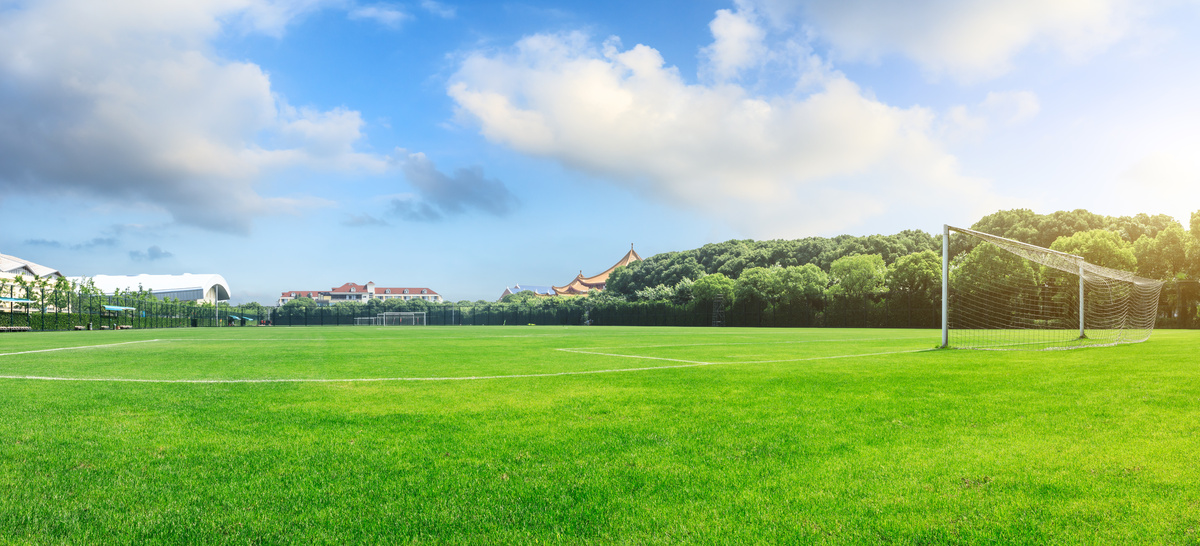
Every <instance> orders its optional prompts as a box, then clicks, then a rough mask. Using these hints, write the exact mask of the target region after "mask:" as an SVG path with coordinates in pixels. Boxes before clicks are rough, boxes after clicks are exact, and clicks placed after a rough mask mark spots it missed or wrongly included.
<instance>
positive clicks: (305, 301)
mask: <svg viewBox="0 0 1200 546" xmlns="http://www.w3.org/2000/svg"><path fill="white" fill-rule="evenodd" d="M211 305H212V304H209V303H207V302H205V303H204V304H201V306H202V307H210V306H211ZM283 306H284V307H285V308H287V309H315V308H316V307H317V302H315V301H313V299H312V298H295V299H292V300H290V301H288V302H287V303H285V304H283Z"/></svg>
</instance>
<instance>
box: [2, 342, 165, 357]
mask: <svg viewBox="0 0 1200 546" xmlns="http://www.w3.org/2000/svg"><path fill="white" fill-rule="evenodd" d="M154 341H163V340H161V339H143V340H140V341H122V342H120V343H105V344H104V345H81V346H79V347H58V348H55V349H37V350H33V351H17V352H15V353H0V356H12V355H27V354H33V353H50V352H54V351H74V350H76V349H96V348H99V347H112V346H114V345H129V344H131V343H151V342H154Z"/></svg>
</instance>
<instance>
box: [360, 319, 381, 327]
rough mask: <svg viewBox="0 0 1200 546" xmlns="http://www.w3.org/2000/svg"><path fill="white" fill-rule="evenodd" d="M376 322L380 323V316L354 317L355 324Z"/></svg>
mask: <svg viewBox="0 0 1200 546" xmlns="http://www.w3.org/2000/svg"><path fill="white" fill-rule="evenodd" d="M376 324H379V318H378V317H355V318H354V325H355V326H374V325H376Z"/></svg>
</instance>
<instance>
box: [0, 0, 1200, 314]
mask: <svg viewBox="0 0 1200 546" xmlns="http://www.w3.org/2000/svg"><path fill="white" fill-rule="evenodd" d="M1198 15H1200V4H1198V3H1197V2H1194V1H1192V2H1186V1H1161V2H1160V1H1148V2H1147V1H1126V0H1093V1H1089V2H1078V1H1073V0H1059V1H1055V0H1014V1H1008V2H988V1H971V0H964V1H960V2H953V3H945V2H939V1H932V0H929V1H912V2H891V1H885V0H872V1H835V0H794V1H787V0H747V1H742V2H707V1H685V2H655V3H644V2H604V3H596V2H578V3H572V2H554V3H542V2H522V3H503V2H483V3H474V2H431V1H420V0H418V1H413V2H395V3H373V2H352V1H346V0H337V1H322V0H305V1H297V2H276V1H268V0H195V1H190V2H170V3H166V2H141V1H132V0H130V1H125V0H114V1H112V2H103V3H97V2H91V1H88V0H48V1H38V2H24V1H6V0H0V218H3V219H4V222H3V223H0V252H3V253H6V254H13V255H16V256H20V257H23V258H27V259H30V260H33V261H35V262H38V263H42V264H45V265H49V266H52V267H56V268H59V269H60V270H62V271H63V272H64V273H66V274H68V275H91V274H136V273H184V272H192V273H220V274H222V275H224V276H225V277H226V279H228V280H229V282H230V285H231V288H232V291H233V294H234V300H235V301H259V302H262V303H272V302H274V301H275V299H276V298H277V297H278V294H279V293H280V292H282V291H284V290H318V289H327V288H329V287H332V286H338V285H340V284H342V283H343V282H348V281H353V282H366V281H375V282H376V283H377V284H380V285H391V286H427V287H430V288H433V289H435V290H437V291H438V292H440V293H441V294H443V295H444V296H445V297H446V298H448V299H451V300H462V299H467V300H475V299H489V300H490V299H494V298H495V297H497V296H498V295H499V294H500V292H501V291H502V290H503V289H504V287H505V286H509V285H513V284H515V283H524V284H541V285H545V284H563V283H566V282H568V281H569V280H570V279H571V278H572V277H573V276H574V275H575V274H576V273H577V272H578V271H579V270H581V269H582V270H583V271H584V272H585V273H588V274H592V273H595V272H598V271H600V270H602V269H604V268H606V267H608V266H609V265H611V264H612V263H613V262H614V261H616V260H617V259H618V258H620V256H621V255H622V254H623V253H624V252H625V251H626V250H627V249H628V248H629V244H630V243H633V244H635V245H636V248H637V250H638V252H639V253H641V254H642V255H643V256H649V255H652V254H655V253H658V252H665V251H670V250H682V249H687V248H694V247H697V246H700V245H702V244H704V243H708V242H718V241H723V240H727V239H731V238H756V239H773V238H799V237H805V236H810V235H822V236H831V235H836V234H840V233H851V234H857V235H865V234H871V233H894V232H896V231H900V230H903V229H910V228H918V229H924V230H926V231H930V232H934V231H936V230H938V229H940V226H941V224H943V223H951V224H957V225H969V224H971V223H973V222H974V221H975V220H976V219H978V218H979V217H980V216H982V215H984V214H987V213H990V212H993V211H995V210H998V209H1002V208H1014V207H1026V208H1032V209H1034V210H1035V211H1038V212H1043V213H1045V212H1051V211H1054V210H1060V209H1075V208H1087V209H1089V210H1092V211H1094V212H1098V213H1103V214H1114V215H1123V214H1136V213H1138V212H1147V213H1152V214H1156V213H1166V214H1170V215H1172V216H1175V217H1177V218H1178V219H1180V220H1181V221H1182V222H1184V223H1185V225H1186V223H1187V221H1188V218H1189V215H1190V213H1191V212H1192V211H1195V210H1198V209H1200V162H1198V160H1197V158H1198V157H1200V153H1197V152H1198V150H1200V133H1198V132H1197V131H1196V127H1200V106H1198V104H1197V99H1196V97H1197V96H1198V90H1200V70H1198V69H1197V66H1196V65H1197V61H1196V59H1200V37H1197V35H1196V33H1195V32H1193V30H1194V29H1195V28H1200V25H1198V23H1200V20H1198Z"/></svg>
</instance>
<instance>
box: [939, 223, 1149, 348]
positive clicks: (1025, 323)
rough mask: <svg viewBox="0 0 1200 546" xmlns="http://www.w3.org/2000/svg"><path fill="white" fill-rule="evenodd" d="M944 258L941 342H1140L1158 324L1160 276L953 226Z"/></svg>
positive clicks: (1004, 344) (1065, 345) (1015, 344)
mask: <svg viewBox="0 0 1200 546" xmlns="http://www.w3.org/2000/svg"><path fill="white" fill-rule="evenodd" d="M952 234H953V235H952ZM952 237H953V239H952ZM951 248H954V249H955V250H956V251H958V254H957V255H956V256H955V257H954V259H953V260H951V259H950V249H951ZM942 261H943V263H942V279H943V281H942V285H943V290H942V298H943V303H942V317H943V318H942V346H944V347H955V348H966V349H1006V350H1041V349H1072V348H1076V347H1086V346H1097V345H1116V344H1119V343H1137V342H1141V341H1145V340H1146V339H1147V338H1149V337H1150V333H1151V332H1152V331H1153V330H1154V321H1155V318H1156V317H1157V316H1158V299H1159V292H1160V291H1161V290H1162V285H1163V283H1162V281H1156V280H1151V279H1146V278H1142V277H1139V276H1137V275H1134V274H1133V273H1130V272H1128V271H1121V270H1118V269H1112V268H1108V267H1101V266H1098V265H1095V264H1091V263H1088V262H1087V261H1085V260H1084V259H1083V258H1081V257H1079V256H1075V255H1072V254H1066V253H1063V252H1058V251H1055V250H1050V249H1047V248H1042V247H1039V246H1034V245H1031V244H1027V243H1022V242H1019V241H1013V240H1011V239H1005V238H1003V237H997V236H995V235H990V234H987V233H982V232H978V231H974V230H970V229H963V228H956V227H951V226H946V227H945V230H944V232H943V248H942Z"/></svg>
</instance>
